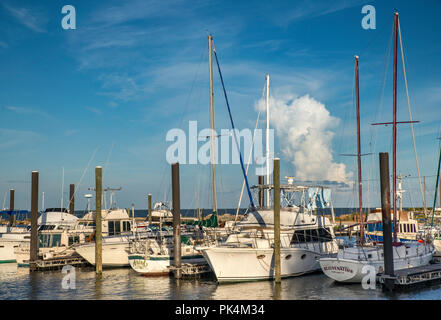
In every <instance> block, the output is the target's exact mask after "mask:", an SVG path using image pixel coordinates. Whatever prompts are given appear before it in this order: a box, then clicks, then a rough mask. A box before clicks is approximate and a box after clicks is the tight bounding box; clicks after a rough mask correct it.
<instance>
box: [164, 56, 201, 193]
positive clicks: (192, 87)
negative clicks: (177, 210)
mask: <svg viewBox="0 0 441 320" xmlns="http://www.w3.org/2000/svg"><path fill="white" fill-rule="evenodd" d="M204 57H205V49H202V50H201V55H200V58H199V64H198V67H197V69H196V73H195V75H194V77H193V81H192V84H191V87H190V92H189V94H188V96H187V99H186V101H185V104H184V110H183V111H182V114H181V118H180V120H179V128H182V123H183V122H184V115H185V114H186V113H187V112H188V107H189V101H190V98H191V96H192V94H193V90H194V87H195V84H196V81H197V80H198V79H199V74H200V69H201V65H202V60H203V59H204ZM166 170H167V165H164V171H163V174H162V180H161V183H160V185H159V189H162V186H163V185H164V181H165V176H166V175H165V173H166ZM168 193H170V187H169V190H168V191H167V197H168Z"/></svg>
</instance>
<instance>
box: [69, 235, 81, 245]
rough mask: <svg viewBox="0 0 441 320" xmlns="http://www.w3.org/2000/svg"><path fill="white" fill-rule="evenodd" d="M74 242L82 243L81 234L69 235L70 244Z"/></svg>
mask: <svg viewBox="0 0 441 320" xmlns="http://www.w3.org/2000/svg"><path fill="white" fill-rule="evenodd" d="M74 243H80V236H72V237H69V246H71V245H73V244H74Z"/></svg>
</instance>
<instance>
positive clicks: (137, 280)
mask: <svg viewBox="0 0 441 320" xmlns="http://www.w3.org/2000/svg"><path fill="white" fill-rule="evenodd" d="M64 276H66V274H65V273H62V272H61V270H59V271H51V272H32V273H30V272H29V269H28V268H21V267H20V268H18V267H17V264H3V265H0V300H5V299H18V300H21V299H30V300H37V299H43V300H44V299H67V300H93V299H97V300H101V299H124V300H131V299H148V300H201V299H222V300H232V299H237V300H250V299H253V300H254V299H255V300H273V299H274V300H279V299H280V300H296V299H302V300H304V299H344V300H367V299H369V300H372V299H441V285H437V286H432V287H430V288H423V289H420V290H413V291H411V292H404V293H395V294H394V295H393V296H392V295H387V294H384V293H383V292H382V291H381V288H380V287H379V286H377V289H375V290H364V289H363V288H362V286H361V285H359V284H351V285H347V284H345V285H344V284H339V283H336V282H334V281H332V280H331V279H329V278H327V277H326V276H325V275H324V274H322V273H316V274H310V275H305V276H300V277H295V278H289V279H282V283H281V284H279V285H276V284H275V283H274V282H273V281H257V282H246V283H230V284H217V283H216V281H214V280H213V279H195V280H186V279H181V280H175V279H174V278H172V277H154V278H150V277H143V276H140V275H139V274H137V273H136V272H134V271H133V270H131V269H130V268H121V269H110V270H107V269H104V270H103V273H102V275H101V276H100V277H97V275H96V274H95V271H94V270H93V269H91V268H89V269H77V270H76V272H75V276H76V283H75V287H76V288H75V289H63V287H62V280H63V277H64Z"/></svg>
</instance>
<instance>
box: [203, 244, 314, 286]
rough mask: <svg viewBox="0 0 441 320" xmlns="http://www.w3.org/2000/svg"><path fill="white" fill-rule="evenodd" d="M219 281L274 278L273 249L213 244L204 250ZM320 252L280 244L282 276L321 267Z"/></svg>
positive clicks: (312, 270)
mask: <svg viewBox="0 0 441 320" xmlns="http://www.w3.org/2000/svg"><path fill="white" fill-rule="evenodd" d="M202 252H203V255H204V257H205V259H206V260H207V262H208V264H209V265H210V267H211V269H212V270H213V272H214V273H215V275H216V278H217V280H218V282H229V281H249V280H263V279H272V278H274V257H273V255H274V250H273V249H272V248H267V249H254V248H228V247H212V248H206V249H204V250H202ZM321 256H322V255H321V254H320V253H318V252H314V251H311V250H307V249H303V248H281V250H280V261H281V276H282V277H290V276H298V275H302V274H305V273H309V272H314V271H317V270H320V264H319V262H318V259H319V258H320V257H321Z"/></svg>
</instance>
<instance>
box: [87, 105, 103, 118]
mask: <svg viewBox="0 0 441 320" xmlns="http://www.w3.org/2000/svg"><path fill="white" fill-rule="evenodd" d="M85 109H86V110H89V111H90V112H93V113H95V114H97V115H99V116H100V115H102V114H103V112H102V111H101V110H100V109H98V108H95V107H86V108H85Z"/></svg>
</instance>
